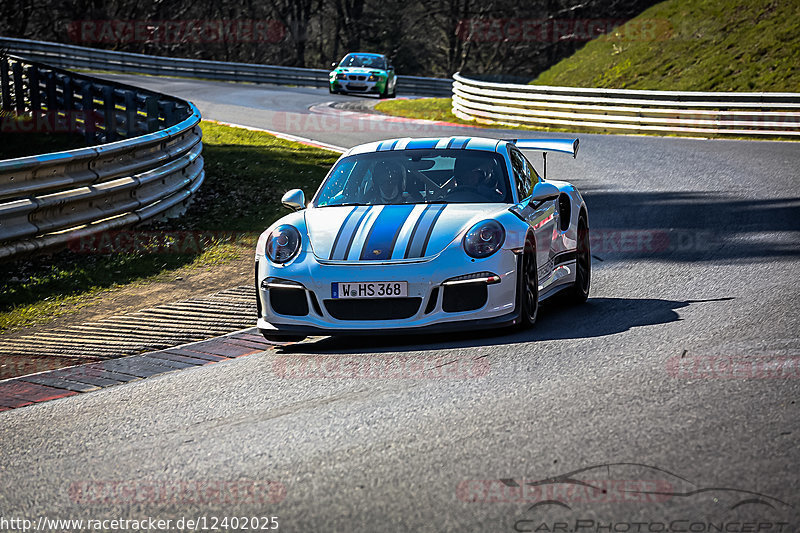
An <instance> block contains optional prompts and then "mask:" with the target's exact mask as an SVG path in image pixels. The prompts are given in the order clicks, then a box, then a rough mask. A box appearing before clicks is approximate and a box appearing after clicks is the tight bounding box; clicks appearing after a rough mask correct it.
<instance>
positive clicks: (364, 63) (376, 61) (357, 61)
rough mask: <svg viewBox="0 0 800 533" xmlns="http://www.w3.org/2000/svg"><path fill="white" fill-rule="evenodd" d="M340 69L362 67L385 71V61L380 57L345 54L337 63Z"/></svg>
mask: <svg viewBox="0 0 800 533" xmlns="http://www.w3.org/2000/svg"><path fill="white" fill-rule="evenodd" d="M339 66H340V67H364V68H377V69H381V70H386V59H384V58H383V57H382V56H373V55H359V54H347V55H346V56H344V59H342V62H341V63H339Z"/></svg>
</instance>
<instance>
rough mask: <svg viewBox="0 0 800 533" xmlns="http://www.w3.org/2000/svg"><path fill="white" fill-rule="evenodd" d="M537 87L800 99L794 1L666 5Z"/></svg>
mask: <svg viewBox="0 0 800 533" xmlns="http://www.w3.org/2000/svg"><path fill="white" fill-rule="evenodd" d="M531 83H533V84H535V85H557V86H567V87H606V88H612V89H655V90H672V91H788V92H797V91H800V8H798V3H797V2H796V1H778V0H755V1H753V0H666V1H665V2H661V3H659V4H656V5H655V6H653V7H651V8H649V9H647V10H645V11H643V12H642V13H641V14H640V15H639V16H637V17H635V18H633V19H631V20H630V21H628V22H627V23H625V24H624V25H622V26H620V27H619V28H617V29H616V30H615V31H614V32H613V33H611V34H609V35H606V36H602V37H599V38H597V39H594V40H592V41H590V42H589V43H587V44H586V46H584V47H583V48H582V49H581V50H579V51H578V52H576V53H575V54H573V55H572V56H571V57H568V58H566V59H564V60H562V61H560V62H559V63H557V64H555V65H554V66H552V67H551V68H550V69H548V70H546V71H545V72H543V73H542V74H541V75H540V76H539V77H538V78H536V79H535V80H534V81H533V82H531Z"/></svg>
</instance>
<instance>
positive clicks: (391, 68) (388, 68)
mask: <svg viewBox="0 0 800 533" xmlns="http://www.w3.org/2000/svg"><path fill="white" fill-rule="evenodd" d="M386 70H394V65H389V66H388V67H386Z"/></svg>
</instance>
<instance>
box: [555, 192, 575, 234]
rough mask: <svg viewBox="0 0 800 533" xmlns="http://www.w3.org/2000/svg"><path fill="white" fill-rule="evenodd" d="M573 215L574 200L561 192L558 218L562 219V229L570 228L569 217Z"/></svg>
mask: <svg viewBox="0 0 800 533" xmlns="http://www.w3.org/2000/svg"><path fill="white" fill-rule="evenodd" d="M571 217H572V202H571V201H570V199H569V196H567V195H566V194H561V195H560V196H559V197H558V218H559V220H560V221H561V224H560V227H561V231H567V230H568V229H569V219H570V218H571Z"/></svg>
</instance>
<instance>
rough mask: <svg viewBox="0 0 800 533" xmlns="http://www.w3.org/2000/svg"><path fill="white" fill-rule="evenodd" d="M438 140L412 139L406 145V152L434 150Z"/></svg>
mask: <svg viewBox="0 0 800 533" xmlns="http://www.w3.org/2000/svg"><path fill="white" fill-rule="evenodd" d="M438 142H439V139H414V140H413V141H410V142H409V143H408V144H407V145H406V150H420V149H431V148H436V145H437V144H438Z"/></svg>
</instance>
